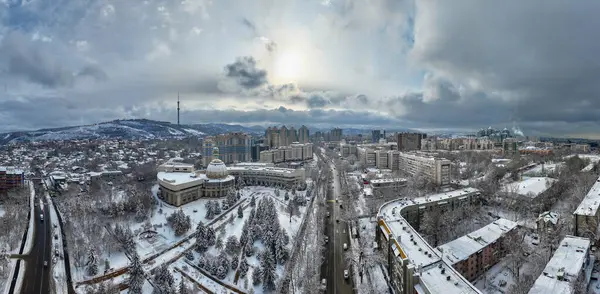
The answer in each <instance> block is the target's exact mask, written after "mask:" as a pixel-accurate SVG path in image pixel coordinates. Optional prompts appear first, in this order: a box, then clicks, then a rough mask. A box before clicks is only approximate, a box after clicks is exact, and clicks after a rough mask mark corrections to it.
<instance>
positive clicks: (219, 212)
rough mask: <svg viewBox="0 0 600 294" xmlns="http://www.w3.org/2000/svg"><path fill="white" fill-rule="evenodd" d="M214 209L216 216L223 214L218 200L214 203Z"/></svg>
mask: <svg viewBox="0 0 600 294" xmlns="http://www.w3.org/2000/svg"><path fill="white" fill-rule="evenodd" d="M213 209H214V211H215V214H216V215H219V214H221V205H219V202H217V201H216V200H214V201H213Z"/></svg>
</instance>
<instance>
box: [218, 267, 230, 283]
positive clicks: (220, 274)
mask: <svg viewBox="0 0 600 294" xmlns="http://www.w3.org/2000/svg"><path fill="white" fill-rule="evenodd" d="M216 276H217V278H219V279H221V280H223V279H225V277H227V269H226V268H224V267H223V266H219V267H217V273H216Z"/></svg>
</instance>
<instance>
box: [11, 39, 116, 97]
mask: <svg viewBox="0 0 600 294" xmlns="http://www.w3.org/2000/svg"><path fill="white" fill-rule="evenodd" d="M49 46H50V45H48V44H47V42H41V41H32V40H30V39H29V38H27V37H26V36H25V35H23V34H21V33H18V32H11V33H9V34H8V35H7V36H6V37H4V39H3V40H2V43H1V44H0V66H1V67H3V68H4V71H5V73H6V74H8V76H9V77H20V78H24V79H26V80H28V81H29V82H32V83H35V84H39V85H42V86H46V87H49V88H57V87H62V86H72V85H73V83H74V82H75V78H76V77H78V76H80V77H84V76H89V77H92V78H95V79H97V80H106V79H107V75H106V73H105V72H104V71H103V70H102V69H101V68H100V67H98V66H95V65H86V66H84V67H83V68H82V69H81V70H80V71H79V73H78V74H75V72H74V71H72V70H69V65H67V64H66V63H64V62H63V59H62V57H63V56H61V54H60V52H57V51H56V50H53V49H52V48H51V47H49Z"/></svg>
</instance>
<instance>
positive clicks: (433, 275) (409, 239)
mask: <svg viewBox="0 0 600 294" xmlns="http://www.w3.org/2000/svg"><path fill="white" fill-rule="evenodd" d="M477 192H479V190H477V189H475V188H465V189H460V190H454V191H449V192H445V193H439V194H434V195H429V196H426V197H419V198H414V199H408V198H403V199H398V200H395V201H391V202H388V203H386V204H384V205H383V206H381V208H380V209H379V213H378V216H380V217H382V219H383V223H380V226H381V227H382V229H383V232H384V234H385V235H386V238H389V234H392V235H393V236H394V237H395V239H396V243H394V244H393V245H392V249H393V250H394V254H395V255H396V256H398V257H399V258H402V259H408V260H410V261H411V263H412V264H414V265H415V266H416V267H421V273H420V282H419V283H420V284H421V285H415V289H417V291H418V289H423V287H425V288H426V289H428V290H429V291H433V293H438V292H439V293H480V292H479V290H477V288H475V287H474V286H473V285H472V284H471V283H469V282H468V281H467V280H466V279H465V278H463V277H462V276H461V275H460V274H459V273H458V272H456V270H455V269H454V268H452V266H450V265H449V264H447V263H446V262H444V261H443V260H442V258H441V256H442V254H441V253H440V252H439V251H438V250H436V249H434V248H433V247H431V246H430V245H429V244H428V243H427V242H426V241H425V240H424V239H423V238H422V237H421V236H420V235H419V233H418V232H417V231H416V230H415V229H414V228H413V227H412V226H411V225H410V224H409V223H408V222H407V221H406V220H405V219H404V218H403V217H402V215H401V210H402V209H403V208H405V207H409V206H414V205H421V204H424V203H429V202H438V201H439V202H438V203H441V202H443V200H444V199H451V198H459V199H462V198H463V197H468V196H469V195H470V194H472V193H477ZM440 264H441V267H443V268H445V273H444V274H442V273H441V268H438V266H440ZM448 276H450V280H448ZM423 293H428V292H423Z"/></svg>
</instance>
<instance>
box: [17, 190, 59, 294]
mask: <svg viewBox="0 0 600 294" xmlns="http://www.w3.org/2000/svg"><path fill="white" fill-rule="evenodd" d="M43 195H44V191H43V189H41V187H40V189H36V196H35V203H36V206H35V208H34V212H35V213H34V215H33V216H32V217H34V220H35V221H34V233H33V237H34V240H33V248H32V249H31V252H30V253H29V255H27V256H25V257H24V260H25V276H24V279H23V285H22V288H21V293H23V294H30V293H31V294H42V293H50V278H51V272H50V268H51V264H50V263H51V262H52V260H51V258H50V257H51V254H52V225H51V224H50V209H52V208H51V207H50V206H49V205H48V203H47V202H46V199H45V198H44V196H43ZM42 218H43V220H42Z"/></svg>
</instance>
